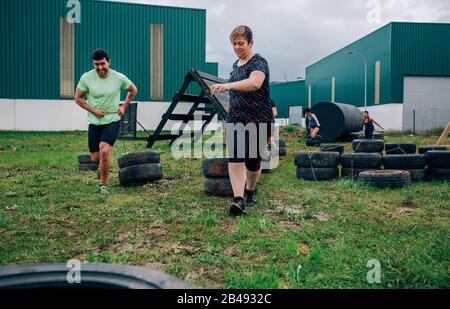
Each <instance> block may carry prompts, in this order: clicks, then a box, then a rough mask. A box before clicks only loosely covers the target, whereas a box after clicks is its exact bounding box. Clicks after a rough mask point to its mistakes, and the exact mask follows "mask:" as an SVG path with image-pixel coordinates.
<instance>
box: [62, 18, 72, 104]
mask: <svg viewBox="0 0 450 309" xmlns="http://www.w3.org/2000/svg"><path fill="white" fill-rule="evenodd" d="M59 31H60V32H59V61H60V66H59V68H60V69H59V70H60V71H59V72H60V73H59V74H60V75H59V85H60V87H59V89H60V90H59V92H60V96H61V97H63V98H67V97H73V95H74V91H75V81H74V79H75V70H74V68H75V23H72V24H71V23H68V22H67V20H66V17H61V18H60V21H59Z"/></svg>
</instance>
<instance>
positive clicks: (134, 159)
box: [117, 151, 161, 168]
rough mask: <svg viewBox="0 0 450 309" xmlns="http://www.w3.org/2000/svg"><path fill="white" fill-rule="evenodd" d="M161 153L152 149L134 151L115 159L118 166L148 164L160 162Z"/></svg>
mask: <svg viewBox="0 0 450 309" xmlns="http://www.w3.org/2000/svg"><path fill="white" fill-rule="evenodd" d="M160 157H161V154H160V153H158V152H154V151H143V152H134V153H127V154H124V155H121V156H120V157H119V159H118V160H117V162H118V164H119V168H124V167H129V166H134V165H141V164H149V163H160V162H161V161H160Z"/></svg>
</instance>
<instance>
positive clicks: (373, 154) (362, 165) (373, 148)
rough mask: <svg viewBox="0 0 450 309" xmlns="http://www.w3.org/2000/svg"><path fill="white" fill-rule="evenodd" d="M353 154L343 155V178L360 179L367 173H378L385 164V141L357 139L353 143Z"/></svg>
mask: <svg viewBox="0 0 450 309" xmlns="http://www.w3.org/2000/svg"><path fill="white" fill-rule="evenodd" d="M352 149H353V153H344V154H342V155H341V164H342V173H341V174H342V177H345V178H350V179H355V180H356V179H358V177H359V174H360V173H361V172H365V171H376V170H380V169H381V165H382V164H383V156H382V153H383V150H384V140H381V139H356V140H354V141H353V142H352Z"/></svg>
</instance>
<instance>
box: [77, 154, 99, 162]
mask: <svg viewBox="0 0 450 309" xmlns="http://www.w3.org/2000/svg"><path fill="white" fill-rule="evenodd" d="M78 163H79V164H97V163H96V162H94V161H92V159H91V155H90V154H88V153H83V154H79V155H78Z"/></svg>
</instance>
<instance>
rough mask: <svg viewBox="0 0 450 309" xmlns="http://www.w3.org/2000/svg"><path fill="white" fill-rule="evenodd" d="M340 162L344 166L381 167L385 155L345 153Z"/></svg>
mask: <svg viewBox="0 0 450 309" xmlns="http://www.w3.org/2000/svg"><path fill="white" fill-rule="evenodd" d="M340 162H341V164H342V167H348V168H368V169H379V168H380V167H381V165H382V164H383V156H382V155H381V154H379V153H343V154H342V155H341V159H340Z"/></svg>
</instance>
